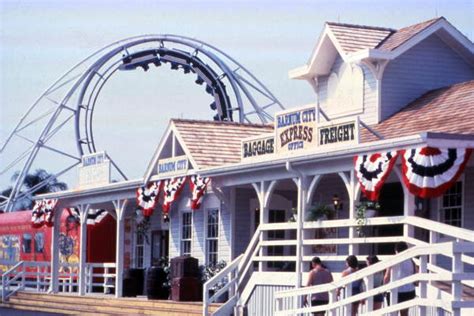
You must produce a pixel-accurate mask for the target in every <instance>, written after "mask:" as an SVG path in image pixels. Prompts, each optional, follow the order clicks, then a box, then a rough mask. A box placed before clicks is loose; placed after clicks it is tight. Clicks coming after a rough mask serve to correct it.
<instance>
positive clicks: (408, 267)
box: [384, 241, 417, 316]
mask: <svg viewBox="0 0 474 316" xmlns="http://www.w3.org/2000/svg"><path fill="white" fill-rule="evenodd" d="M407 249H408V245H407V243H406V242H403V241H400V242H399V243H397V244H396V245H395V253H397V254H399V253H400V252H402V251H405V250H407ZM392 268H393V267H391V268H388V269H387V271H386V273H385V277H384V283H385V284H387V283H389V282H390V275H391V272H392ZM397 268H398V269H395V272H396V273H395V275H394V280H392V281H397V280H401V279H403V278H406V277H408V276H410V275H412V274H415V273H417V271H416V267H415V263H414V262H413V261H412V260H411V259H408V260H405V261H402V262H400V263H399V264H398V267H397ZM415 297H416V293H415V284H413V283H408V284H405V285H402V286H400V287H399V288H398V296H397V298H398V299H397V301H398V303H402V302H406V301H409V300H412V299H414V298H415ZM400 316H408V309H404V310H401V311H400Z"/></svg>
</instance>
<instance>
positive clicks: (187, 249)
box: [181, 212, 193, 256]
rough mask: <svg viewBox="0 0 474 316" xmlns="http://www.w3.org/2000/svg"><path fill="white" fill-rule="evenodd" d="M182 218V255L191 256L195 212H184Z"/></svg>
mask: <svg viewBox="0 0 474 316" xmlns="http://www.w3.org/2000/svg"><path fill="white" fill-rule="evenodd" d="M181 219H182V220H181V255H182V256H186V255H187V256H190V255H191V238H192V222H193V213H191V212H182V213H181Z"/></svg>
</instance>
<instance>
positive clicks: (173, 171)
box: [157, 156, 189, 175]
mask: <svg viewBox="0 0 474 316" xmlns="http://www.w3.org/2000/svg"><path fill="white" fill-rule="evenodd" d="M188 168H189V160H188V157H186V156H177V157H171V158H166V159H160V160H158V170H157V172H158V174H159V175H177V174H184V173H186V172H187V171H188Z"/></svg>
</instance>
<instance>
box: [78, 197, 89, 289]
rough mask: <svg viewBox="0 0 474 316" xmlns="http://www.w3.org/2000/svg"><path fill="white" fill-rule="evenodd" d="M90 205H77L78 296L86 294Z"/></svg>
mask: <svg viewBox="0 0 474 316" xmlns="http://www.w3.org/2000/svg"><path fill="white" fill-rule="evenodd" d="M89 208H90V205H89V204H86V205H79V206H78V209H79V217H80V220H81V229H80V231H81V232H80V233H81V236H80V240H81V241H80V251H79V291H78V292H79V295H80V296H83V295H85V294H86V260H87V213H88V212H89Z"/></svg>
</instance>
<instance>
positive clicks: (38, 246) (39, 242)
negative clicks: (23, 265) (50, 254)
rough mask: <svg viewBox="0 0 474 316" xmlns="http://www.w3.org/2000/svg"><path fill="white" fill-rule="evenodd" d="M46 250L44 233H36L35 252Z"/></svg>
mask: <svg viewBox="0 0 474 316" xmlns="http://www.w3.org/2000/svg"><path fill="white" fill-rule="evenodd" d="M43 251H44V234H43V233H37V234H36V235H35V253H43Z"/></svg>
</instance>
